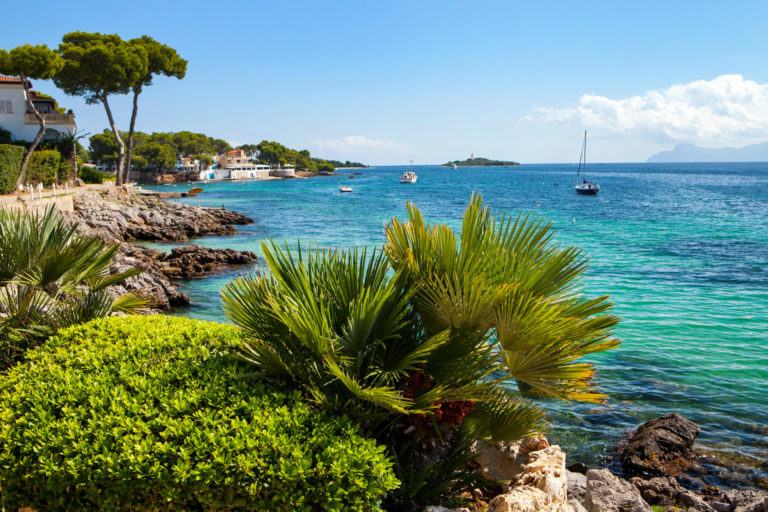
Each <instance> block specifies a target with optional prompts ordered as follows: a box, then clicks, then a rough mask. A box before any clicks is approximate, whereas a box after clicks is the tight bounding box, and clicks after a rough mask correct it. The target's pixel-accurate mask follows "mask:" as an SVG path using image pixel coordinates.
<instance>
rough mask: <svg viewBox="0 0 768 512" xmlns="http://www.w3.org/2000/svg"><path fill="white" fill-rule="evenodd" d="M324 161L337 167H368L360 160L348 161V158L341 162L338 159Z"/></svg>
mask: <svg viewBox="0 0 768 512" xmlns="http://www.w3.org/2000/svg"><path fill="white" fill-rule="evenodd" d="M326 162H328V163H329V164H331V165H333V166H334V167H335V168H337V169H341V168H345V167H346V168H360V169H364V168H366V167H368V166H367V165H365V164H363V163H360V162H350V161H349V160H347V161H346V162H341V161H339V160H326Z"/></svg>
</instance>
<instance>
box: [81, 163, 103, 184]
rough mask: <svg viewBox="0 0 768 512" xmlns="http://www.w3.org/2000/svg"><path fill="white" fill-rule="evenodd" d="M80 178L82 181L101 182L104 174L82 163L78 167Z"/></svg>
mask: <svg viewBox="0 0 768 512" xmlns="http://www.w3.org/2000/svg"><path fill="white" fill-rule="evenodd" d="M80 179H81V180H83V183H101V182H102V181H104V175H103V174H102V173H101V172H100V171H98V170H97V169H94V168H93V167H90V166H87V165H84V166H82V167H81V168H80Z"/></svg>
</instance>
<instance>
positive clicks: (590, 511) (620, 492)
mask: <svg viewBox="0 0 768 512" xmlns="http://www.w3.org/2000/svg"><path fill="white" fill-rule="evenodd" d="M586 476H587V489H586V492H585V493H584V508H586V509H587V512H651V507H650V505H648V503H646V502H645V500H643V497H642V496H641V495H640V491H638V490H637V489H636V488H635V487H634V486H633V485H632V484H630V483H629V482H627V481H626V480H622V479H621V478H619V477H617V476H615V475H613V474H612V473H611V472H610V471H608V470H607V469H590V470H589V471H587V475H586Z"/></svg>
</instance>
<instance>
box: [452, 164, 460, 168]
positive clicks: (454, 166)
mask: <svg viewBox="0 0 768 512" xmlns="http://www.w3.org/2000/svg"><path fill="white" fill-rule="evenodd" d="M458 167H459V166H458V165H456V163H452V164H451V169H458Z"/></svg>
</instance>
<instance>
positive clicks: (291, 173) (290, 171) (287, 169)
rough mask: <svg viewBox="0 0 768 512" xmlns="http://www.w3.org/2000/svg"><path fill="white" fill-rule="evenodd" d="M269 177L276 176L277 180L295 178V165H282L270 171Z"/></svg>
mask: <svg viewBox="0 0 768 512" xmlns="http://www.w3.org/2000/svg"><path fill="white" fill-rule="evenodd" d="M269 175H270V176H276V177H278V178H295V177H296V166H295V165H291V164H288V165H284V166H282V167H278V168H277V169H272V170H271V171H270V172H269Z"/></svg>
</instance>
